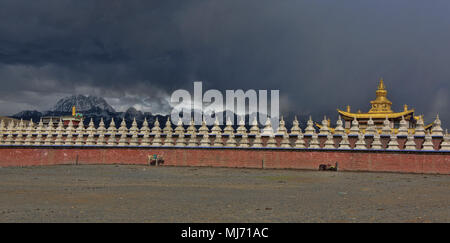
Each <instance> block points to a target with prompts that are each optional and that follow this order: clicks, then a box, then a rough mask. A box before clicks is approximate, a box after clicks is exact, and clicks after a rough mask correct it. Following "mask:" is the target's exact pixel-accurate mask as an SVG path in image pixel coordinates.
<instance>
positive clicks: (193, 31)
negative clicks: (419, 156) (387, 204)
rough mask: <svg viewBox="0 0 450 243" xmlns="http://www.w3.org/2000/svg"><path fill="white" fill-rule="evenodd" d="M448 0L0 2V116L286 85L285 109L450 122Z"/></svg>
mask: <svg viewBox="0 0 450 243" xmlns="http://www.w3.org/2000/svg"><path fill="white" fill-rule="evenodd" d="M449 13H450V1H448V0H442V1H438V0H434V1H413V0H396V1H392V0H390V1H381V0H377V1H361V0H351V1H350V0H349V1H337V0H335V1H331V0H330V1H320V0H315V1H312V0H311V1H300V0H283V1H275V0H271V1H266V0H245V1H243V0H239V1H238V0H220V1H219V0H203V1H190V0H183V1H180V0H174V1H171V0H159V1H148V0H146V1H114V0H104V1H79V0H42V1H32V0H27V1H21V0H0V85H1V88H0V114H2V115H11V114H13V113H16V112H19V111H21V110H24V109H37V110H45V109H48V108H50V107H51V106H53V105H54V104H55V103H56V101H57V99H59V98H61V97H64V96H68V95H72V94H91V95H99V96H103V97H105V98H106V99H107V101H108V102H109V103H110V104H111V105H113V106H114V107H115V108H116V109H117V110H124V109H126V108H128V107H129V106H132V105H135V106H136V108H139V109H142V110H143V111H152V112H161V111H166V110H167V109H168V107H167V105H166V103H165V101H164V99H166V98H167V96H168V95H170V94H171V92H172V91H174V90H175V89H179V88H188V89H192V83H193V81H197V80H201V81H203V82H204V89H219V90H225V89H244V90H246V89H256V90H258V89H279V90H280V96H281V104H282V112H294V113H298V114H302V115H305V114H312V115H314V116H315V117H317V118H319V117H321V116H322V115H323V114H327V115H331V116H333V117H334V116H337V113H336V111H335V109H336V108H344V106H345V105H347V104H350V105H351V106H352V108H353V109H354V110H357V109H361V110H362V111H367V110H368V109H369V101H370V100H372V99H373V98H374V96H375V89H376V86H377V83H378V80H379V78H381V77H383V78H384V80H385V84H386V85H387V88H388V98H389V99H390V100H391V101H392V102H393V103H394V109H395V110H401V109H402V106H403V104H405V103H406V104H408V105H410V106H411V107H413V108H415V109H416V113H418V114H424V115H425V118H426V121H431V120H432V119H433V117H434V116H435V115H436V113H438V112H439V114H440V116H441V118H442V120H443V123H444V126H445V125H446V124H448V121H450V98H449V91H450V14H449Z"/></svg>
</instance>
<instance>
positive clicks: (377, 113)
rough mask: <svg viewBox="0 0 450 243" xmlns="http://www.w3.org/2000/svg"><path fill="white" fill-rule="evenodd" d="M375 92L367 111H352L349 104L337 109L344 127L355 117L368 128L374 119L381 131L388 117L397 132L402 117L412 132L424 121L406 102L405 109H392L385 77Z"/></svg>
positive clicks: (362, 126) (426, 128)
mask: <svg viewBox="0 0 450 243" xmlns="http://www.w3.org/2000/svg"><path fill="white" fill-rule="evenodd" d="M375 93H376V98H375V100H372V101H370V104H371V106H372V107H371V108H370V110H369V111H368V112H367V113H362V112H361V111H357V112H352V111H351V109H350V106H349V105H347V109H346V110H345V111H344V110H340V109H337V111H338V113H339V115H340V117H341V118H342V119H343V120H344V128H345V129H346V130H347V131H348V129H350V127H351V126H352V121H353V120H355V119H356V120H357V121H358V123H359V127H360V128H361V129H362V130H364V129H365V128H367V122H368V121H369V120H372V121H373V124H374V125H375V127H376V129H378V130H379V131H381V129H382V127H383V126H384V122H385V120H386V119H387V120H389V124H390V128H391V129H393V131H394V132H397V129H398V128H399V127H400V122H401V121H402V119H404V120H405V121H406V124H407V127H408V130H409V131H412V132H414V130H415V128H416V124H417V122H418V121H419V120H422V121H423V115H418V116H416V115H415V114H414V109H410V108H409V107H408V105H406V104H405V105H404V106H403V111H400V112H394V111H393V110H392V108H391V106H392V102H391V101H390V100H389V99H388V98H387V90H386V86H385V85H384V82H383V79H380V83H379V84H378V89H377V90H376V92H375ZM432 125H433V124H432V123H431V124H428V125H426V126H424V129H425V130H428V129H430V128H431V127H432ZM316 126H317V127H319V128H321V127H322V126H321V125H320V124H318V123H316Z"/></svg>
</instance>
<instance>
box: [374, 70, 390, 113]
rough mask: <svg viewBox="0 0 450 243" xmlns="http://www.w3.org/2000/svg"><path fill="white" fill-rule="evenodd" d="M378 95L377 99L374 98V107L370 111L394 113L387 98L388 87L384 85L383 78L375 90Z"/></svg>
mask: <svg viewBox="0 0 450 243" xmlns="http://www.w3.org/2000/svg"><path fill="white" fill-rule="evenodd" d="M375 93H376V95H377V97H376V99H375V100H372V101H371V102H370V103H371V104H372V108H371V109H370V111H369V113H392V110H391V105H392V102H390V101H389V100H388V99H387V98H386V95H387V91H386V87H385V86H384V82H383V78H381V79H380V83H379V84H378V89H377V91H376V92H375Z"/></svg>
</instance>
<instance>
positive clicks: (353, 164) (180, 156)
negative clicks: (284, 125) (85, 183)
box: [0, 146, 450, 174]
mask: <svg viewBox="0 0 450 243" xmlns="http://www.w3.org/2000/svg"><path fill="white" fill-rule="evenodd" d="M153 154H157V155H159V156H163V157H164V160H165V162H164V165H169V166H220V167H245V168H262V166H263V164H264V167H265V168H277V169H308V170H317V169H318V168H319V165H320V164H332V165H334V163H335V162H338V163H339V170H341V171H385V172H408V173H437V174H450V153H449V152H402V151H336V150H320V151H314V150H307V149H304V150H299V149H241V148H239V149H238V148H231V149H229V148H173V147H172V148H131V147H130V148H126V147H122V148H121V147H114V148H107V147H106V148H105V147H102V148H96V147H80V148H77V147H66V148H63V147H12V146H9V147H8V146H2V147H0V166H1V167H6V166H36V165H56V164H76V163H78V164H148V156H149V155H153Z"/></svg>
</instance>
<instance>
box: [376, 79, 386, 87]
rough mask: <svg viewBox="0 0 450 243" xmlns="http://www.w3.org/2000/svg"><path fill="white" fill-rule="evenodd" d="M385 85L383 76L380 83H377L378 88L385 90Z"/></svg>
mask: <svg viewBox="0 0 450 243" xmlns="http://www.w3.org/2000/svg"><path fill="white" fill-rule="evenodd" d="M385 89H386V87H385V86H384V82H383V78H381V79H380V83H379V84H378V90H385Z"/></svg>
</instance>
